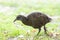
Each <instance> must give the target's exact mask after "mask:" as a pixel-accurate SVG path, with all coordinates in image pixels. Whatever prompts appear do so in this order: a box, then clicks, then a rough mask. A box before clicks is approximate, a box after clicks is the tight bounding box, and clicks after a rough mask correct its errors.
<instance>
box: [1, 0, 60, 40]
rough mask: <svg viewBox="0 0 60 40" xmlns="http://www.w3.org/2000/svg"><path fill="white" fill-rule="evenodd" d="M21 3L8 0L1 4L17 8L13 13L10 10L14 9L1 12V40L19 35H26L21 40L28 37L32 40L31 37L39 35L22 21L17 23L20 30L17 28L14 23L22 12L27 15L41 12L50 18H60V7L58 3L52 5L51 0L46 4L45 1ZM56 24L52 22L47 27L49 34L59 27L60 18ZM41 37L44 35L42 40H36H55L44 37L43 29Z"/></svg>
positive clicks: (37, 39) (39, 37) (38, 39)
mask: <svg viewBox="0 0 60 40" xmlns="http://www.w3.org/2000/svg"><path fill="white" fill-rule="evenodd" d="M19 1H20V2H19ZM19 1H16V0H15V1H13V0H11V1H9V2H8V1H7V0H5V1H1V2H0V5H1V6H4V7H13V8H15V9H13V10H12V11H11V10H10V9H12V8H10V9H9V10H8V11H7V12H0V40H7V39H8V38H10V37H12V38H14V37H16V36H19V35H24V38H20V37H18V39H19V40H22V39H24V40H26V39H27V37H29V38H31V39H30V40H32V37H31V36H34V35H36V34H37V32H38V30H37V29H36V30H35V29H34V28H32V27H30V26H26V25H24V24H23V23H22V22H20V21H17V23H18V24H19V28H17V27H16V25H15V24H14V23H13V20H14V19H15V17H16V16H17V15H19V14H20V12H24V13H25V14H28V13H29V12H32V11H41V12H43V13H45V14H48V15H50V16H60V5H59V3H58V2H52V3H51V1H50V0H49V1H46V2H43V1H40V2H39V1H38V2H35V1H34V0H33V1H34V2H32V1H31V3H30V2H29V1H28V0H26V1H21V0H19ZM23 2H24V3H23ZM54 3H56V4H54ZM11 13H12V14H11ZM54 22H56V23H53V22H51V23H48V24H47V25H46V27H47V30H48V31H49V32H52V31H53V32H54V30H55V29H56V28H57V27H58V25H60V24H59V22H60V18H58V19H57V20H55V21H54ZM58 32H60V30H58ZM40 35H43V36H42V39H41V36H38V37H36V38H34V40H40V39H41V40H48V38H49V40H54V39H52V38H50V37H48V38H47V36H45V35H44V31H43V29H42V31H41V33H40ZM29 38H28V39H29Z"/></svg>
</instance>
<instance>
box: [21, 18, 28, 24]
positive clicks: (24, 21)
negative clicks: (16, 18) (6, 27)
mask: <svg viewBox="0 0 60 40" xmlns="http://www.w3.org/2000/svg"><path fill="white" fill-rule="evenodd" d="M22 22H23V23H24V24H25V25H27V24H28V19H27V17H23V20H22Z"/></svg>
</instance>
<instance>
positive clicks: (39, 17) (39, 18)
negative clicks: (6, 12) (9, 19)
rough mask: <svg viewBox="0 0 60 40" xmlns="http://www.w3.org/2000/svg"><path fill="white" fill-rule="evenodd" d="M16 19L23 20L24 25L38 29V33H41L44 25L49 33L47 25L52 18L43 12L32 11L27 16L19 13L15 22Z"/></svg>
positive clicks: (45, 30)
mask: <svg viewBox="0 0 60 40" xmlns="http://www.w3.org/2000/svg"><path fill="white" fill-rule="evenodd" d="M16 20H18V21H21V22H22V23H23V24H24V25H27V26H31V27H33V28H34V29H38V33H37V35H39V33H40V31H41V27H44V28H43V29H44V32H45V33H46V34H47V29H46V27H45V25H46V24H47V23H49V22H51V20H52V19H51V18H50V17H48V16H47V15H45V14H44V13H42V12H32V13H30V14H29V15H28V16H26V17H25V16H24V15H17V17H16V19H15V20H14V21H13V22H15V21H16Z"/></svg>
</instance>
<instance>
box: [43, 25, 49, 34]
mask: <svg viewBox="0 0 60 40" xmlns="http://www.w3.org/2000/svg"><path fill="white" fill-rule="evenodd" d="M44 31H45V34H47V29H46V27H45V25H44ZM47 35H48V34H47Z"/></svg>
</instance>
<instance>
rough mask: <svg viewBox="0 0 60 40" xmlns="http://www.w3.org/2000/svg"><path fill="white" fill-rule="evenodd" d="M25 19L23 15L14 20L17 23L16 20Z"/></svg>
mask: <svg viewBox="0 0 60 40" xmlns="http://www.w3.org/2000/svg"><path fill="white" fill-rule="evenodd" d="M23 18H24V16H23V15H18V16H17V17H16V19H15V20H14V22H15V21H16V20H21V21H22V20H23Z"/></svg>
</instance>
